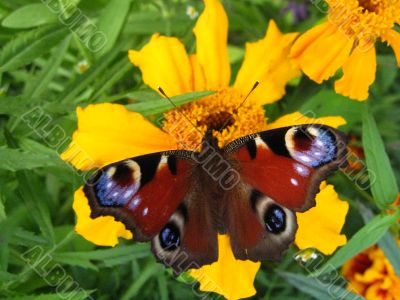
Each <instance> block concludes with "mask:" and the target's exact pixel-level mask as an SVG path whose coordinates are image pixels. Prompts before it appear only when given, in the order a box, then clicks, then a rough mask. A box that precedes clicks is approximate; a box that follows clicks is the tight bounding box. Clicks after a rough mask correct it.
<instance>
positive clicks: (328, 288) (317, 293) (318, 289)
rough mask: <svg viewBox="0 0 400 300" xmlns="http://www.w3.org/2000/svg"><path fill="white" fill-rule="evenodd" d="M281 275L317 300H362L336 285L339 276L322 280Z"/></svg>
mask: <svg viewBox="0 0 400 300" xmlns="http://www.w3.org/2000/svg"><path fill="white" fill-rule="evenodd" d="M279 275H280V276H281V277H282V278H284V279H285V280H286V281H287V282H289V283H290V284H291V285H293V286H294V287H296V288H297V289H299V290H300V291H302V292H304V293H306V294H308V295H310V296H313V297H314V298H315V299H344V300H346V299H349V300H362V299H364V298H363V297H361V296H358V295H356V294H353V293H351V292H350V291H349V290H347V289H346V288H345V287H341V286H337V285H335V284H334V283H335V281H336V280H338V279H339V276H336V277H335V278H330V279H329V280H326V279H325V280H322V279H319V278H315V277H307V276H304V275H301V274H293V273H288V272H279Z"/></svg>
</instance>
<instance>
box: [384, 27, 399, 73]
mask: <svg viewBox="0 0 400 300" xmlns="http://www.w3.org/2000/svg"><path fill="white" fill-rule="evenodd" d="M382 38H383V39H384V40H386V41H387V42H388V44H389V45H390V46H391V47H392V48H393V51H394V54H395V55H396V60H397V66H398V67H400V33H399V32H397V31H395V30H389V31H388V32H387V33H386V34H384V35H382Z"/></svg>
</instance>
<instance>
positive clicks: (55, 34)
mask: <svg viewBox="0 0 400 300" xmlns="http://www.w3.org/2000/svg"><path fill="white" fill-rule="evenodd" d="M68 32H69V31H68V29H67V28H66V27H65V26H62V27H60V26H52V27H45V28H40V29H37V30H32V31H29V32H25V33H22V34H21V35H19V36H17V37H16V38H15V39H14V40H12V41H10V42H9V43H7V44H6V45H5V46H4V47H3V49H2V50H1V51H0V72H5V71H11V70H15V69H18V68H19V67H22V66H24V65H26V64H29V63H31V62H32V61H33V60H34V59H35V58H37V57H39V56H42V55H43V54H45V53H47V52H48V51H50V50H51V49H52V48H53V47H54V46H55V45H57V44H58V43H59V42H60V41H61V40H62V39H64V38H65V37H66V35H67V34H68Z"/></svg>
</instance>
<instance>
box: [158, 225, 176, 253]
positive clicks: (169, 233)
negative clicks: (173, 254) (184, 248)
mask: <svg viewBox="0 0 400 300" xmlns="http://www.w3.org/2000/svg"><path fill="white" fill-rule="evenodd" d="M158 238H159V240H160V245H161V247H162V248H163V249H164V250H168V251H173V250H175V249H176V248H178V247H179V244H180V234H179V229H178V227H177V226H176V225H175V224H173V223H168V224H167V225H165V227H164V228H163V229H162V230H161V231H160V234H159V235H158Z"/></svg>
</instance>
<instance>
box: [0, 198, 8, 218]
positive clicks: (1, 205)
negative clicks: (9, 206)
mask: <svg viewBox="0 0 400 300" xmlns="http://www.w3.org/2000/svg"><path fill="white" fill-rule="evenodd" d="M3 201H4V200H3V196H2V195H1V194H0V223H1V222H3V221H4V220H5V219H6V218H7V215H6V211H5V209H4V202H3Z"/></svg>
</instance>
